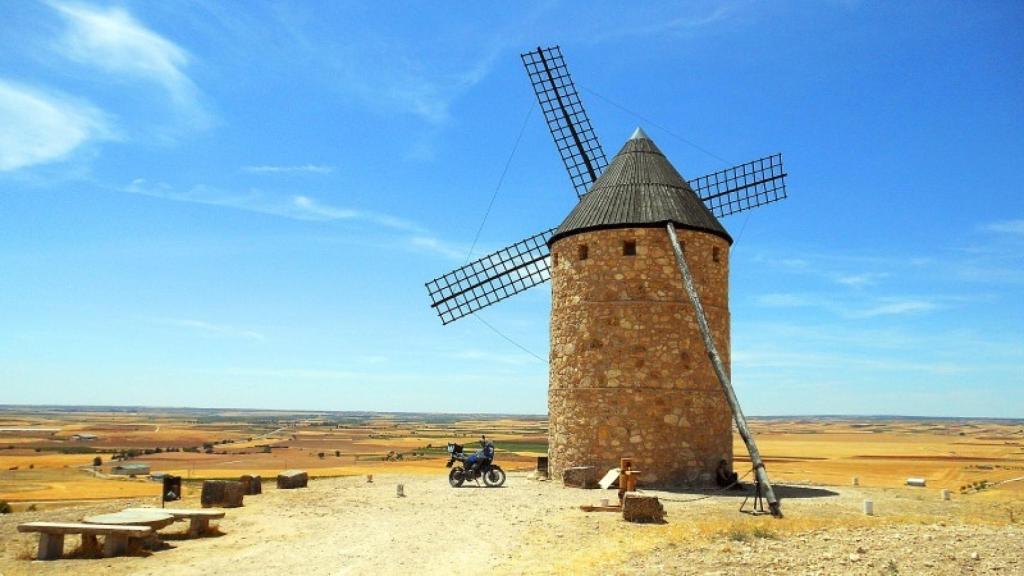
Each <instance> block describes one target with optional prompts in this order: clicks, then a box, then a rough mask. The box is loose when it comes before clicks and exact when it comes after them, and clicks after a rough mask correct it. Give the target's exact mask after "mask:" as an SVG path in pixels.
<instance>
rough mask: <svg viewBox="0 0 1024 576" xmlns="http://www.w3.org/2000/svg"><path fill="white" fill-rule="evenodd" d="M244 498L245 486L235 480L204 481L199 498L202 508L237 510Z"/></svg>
mask: <svg viewBox="0 0 1024 576" xmlns="http://www.w3.org/2000/svg"><path fill="white" fill-rule="evenodd" d="M244 497H245V486H244V485H243V484H242V483H241V482H238V481H235V480H204V481H203V492H202V495H201V496H200V498H199V501H200V502H201V503H202V505H203V508H212V507H214V506H216V507H218V508H239V507H241V506H242V499H243V498H244Z"/></svg>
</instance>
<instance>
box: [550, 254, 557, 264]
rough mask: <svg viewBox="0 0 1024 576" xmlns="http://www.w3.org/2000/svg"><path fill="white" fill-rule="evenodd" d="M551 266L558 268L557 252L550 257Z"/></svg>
mask: <svg viewBox="0 0 1024 576" xmlns="http://www.w3.org/2000/svg"><path fill="white" fill-rule="evenodd" d="M551 265H552V266H558V252H555V253H554V254H552V255H551Z"/></svg>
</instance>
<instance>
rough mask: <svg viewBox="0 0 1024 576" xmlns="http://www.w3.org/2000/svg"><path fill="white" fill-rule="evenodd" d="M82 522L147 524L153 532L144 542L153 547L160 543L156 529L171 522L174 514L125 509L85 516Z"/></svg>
mask: <svg viewBox="0 0 1024 576" xmlns="http://www.w3.org/2000/svg"><path fill="white" fill-rule="evenodd" d="M82 522H84V523H86V524H104V525H107V526H149V527H150V528H152V529H153V534H152V535H151V536H150V537H149V538H148V540H147V542H146V544H147V545H148V546H149V547H150V548H155V547H157V546H159V545H160V543H161V541H160V537H159V536H158V535H157V530H160V529H161V528H165V527H167V526H169V525H171V524H173V523H174V516H173V515H172V514H167V513H166V512H161V511H160V510H157V509H156V508H154V509H153V510H152V511H149V510H134V511H127V510H125V511H122V512H111V513H109V514H97V515H95V516H86V517H85V518H83V519H82Z"/></svg>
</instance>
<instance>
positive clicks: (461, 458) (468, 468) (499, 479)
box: [445, 436, 505, 488]
mask: <svg viewBox="0 0 1024 576" xmlns="http://www.w3.org/2000/svg"><path fill="white" fill-rule="evenodd" d="M448 454H450V455H451V457H450V458H449V459H448V464H446V465H445V466H446V467H447V468H451V469H452V471H451V472H449V473H448V484H450V485H451V486H452V488H458V487H460V486H462V484H463V482H465V481H466V480H474V481H476V482H477V484H479V483H480V480H481V479H483V481H484V485H485V486H487V487H488V488H497V487H499V486H501V485H502V484H504V483H505V471H504V470H502V469H501V466H498V465H497V464H495V463H494V443H493V442H490V441H489V440H487V437H486V436H481V437H480V450H478V451H477V452H476V453H475V454H469V455H467V454H466V452H465V450H464V448H463V446H462V445H461V444H453V443H448ZM456 462H458V464H456ZM453 466H454V467H453Z"/></svg>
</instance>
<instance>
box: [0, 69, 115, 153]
mask: <svg viewBox="0 0 1024 576" xmlns="http://www.w3.org/2000/svg"><path fill="white" fill-rule="evenodd" d="M113 136H114V133H113V131H112V130H111V128H110V124H109V121H108V120H107V117H106V115H104V114H103V113H102V112H101V111H100V110H98V109H97V108H95V107H93V106H92V105H90V104H88V103H84V102H81V101H77V100H75V99H73V98H70V97H68V96H64V95H60V94H55V93H48V92H45V91H41V90H37V89H33V88H28V87H26V86H21V85H19V84H15V83H12V82H8V81H6V80H3V79H0V171H12V170H17V169H19V168H25V167H27V166H33V165H37V164H46V163H49V162H57V161H60V160H64V159H65V158H67V157H68V156H69V155H70V154H71V153H72V152H74V151H75V150H77V149H79V148H81V147H82V146H83V145H85V144H86V143H88V142H90V141H94V140H101V139H108V138H112V137H113Z"/></svg>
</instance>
